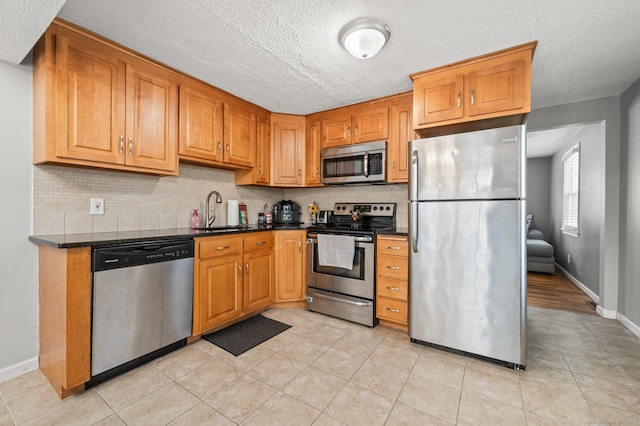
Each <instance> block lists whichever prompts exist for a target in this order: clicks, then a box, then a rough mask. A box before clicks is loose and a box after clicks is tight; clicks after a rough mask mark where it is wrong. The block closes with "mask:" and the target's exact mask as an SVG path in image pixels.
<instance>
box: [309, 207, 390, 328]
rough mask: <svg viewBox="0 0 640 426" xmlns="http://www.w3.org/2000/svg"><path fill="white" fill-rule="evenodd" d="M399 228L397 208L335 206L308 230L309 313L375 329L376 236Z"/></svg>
mask: <svg viewBox="0 0 640 426" xmlns="http://www.w3.org/2000/svg"><path fill="white" fill-rule="evenodd" d="M395 225H396V203H336V204H335V206H334V208H333V216H332V220H331V223H327V224H324V225H318V226H314V227H311V228H309V229H308V231H307V245H309V246H310V250H307V275H306V278H307V309H309V310H310V311H315V312H320V313H323V314H327V315H331V316H334V317H338V318H342V319H345V320H348V321H353V322H356V323H359V324H364V325H366V326H369V327H373V326H375V325H376V323H377V321H376V317H375V312H376V310H375V288H376V286H375V234H376V232H378V231H380V230H384V229H390V228H394V227H395Z"/></svg>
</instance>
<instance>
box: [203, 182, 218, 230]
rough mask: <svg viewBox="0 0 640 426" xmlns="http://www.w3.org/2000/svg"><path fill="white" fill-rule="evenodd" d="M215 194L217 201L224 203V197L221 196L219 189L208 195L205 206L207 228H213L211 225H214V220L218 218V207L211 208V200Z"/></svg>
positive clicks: (205, 224)
mask: <svg viewBox="0 0 640 426" xmlns="http://www.w3.org/2000/svg"><path fill="white" fill-rule="evenodd" d="M213 194H216V203H218V204H221V203H222V197H221V196H220V193H219V192H218V191H211V192H210V193H209V195H207V205H206V207H205V209H206V210H207V213H206V214H205V219H204V226H205V228H211V225H213V222H214V221H215V220H216V208H215V207H213V208H209V201H210V200H211V196H212V195H213Z"/></svg>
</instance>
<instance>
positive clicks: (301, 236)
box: [276, 231, 306, 302]
mask: <svg viewBox="0 0 640 426" xmlns="http://www.w3.org/2000/svg"><path fill="white" fill-rule="evenodd" d="M305 241H306V231H278V232H277V233H276V248H277V252H276V301H277V302H293V301H301V300H304V283H305V260H306V256H305Z"/></svg>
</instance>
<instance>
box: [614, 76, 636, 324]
mask: <svg viewBox="0 0 640 426" xmlns="http://www.w3.org/2000/svg"><path fill="white" fill-rule="evenodd" d="M621 103H622V118H621V147H620V148H621V149H620V154H621V155H620V157H621V162H620V175H621V177H620V192H621V197H620V198H621V201H620V292H619V305H618V311H619V312H620V313H621V314H622V315H624V316H625V317H627V318H628V319H629V320H631V321H632V322H633V323H634V324H636V325H639V326H640V279H638V277H640V263H638V259H640V80H639V81H637V82H636V83H635V84H633V85H632V86H631V87H630V88H629V89H627V90H626V91H625V92H624V93H623V94H622V102H621Z"/></svg>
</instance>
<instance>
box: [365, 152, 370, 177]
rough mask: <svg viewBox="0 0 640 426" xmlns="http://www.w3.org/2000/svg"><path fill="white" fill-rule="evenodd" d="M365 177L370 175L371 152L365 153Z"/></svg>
mask: <svg viewBox="0 0 640 426" xmlns="http://www.w3.org/2000/svg"><path fill="white" fill-rule="evenodd" d="M364 177H369V152H365V153H364Z"/></svg>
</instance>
